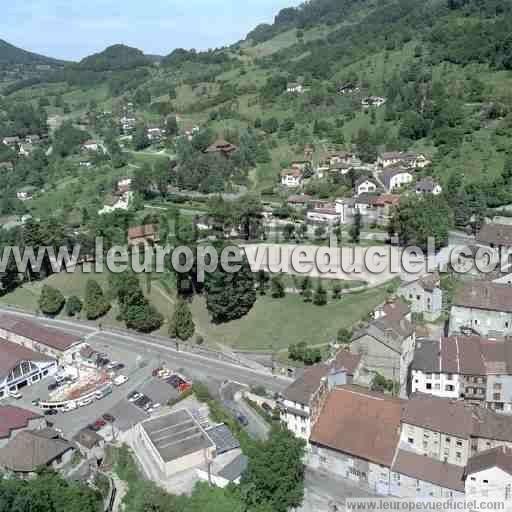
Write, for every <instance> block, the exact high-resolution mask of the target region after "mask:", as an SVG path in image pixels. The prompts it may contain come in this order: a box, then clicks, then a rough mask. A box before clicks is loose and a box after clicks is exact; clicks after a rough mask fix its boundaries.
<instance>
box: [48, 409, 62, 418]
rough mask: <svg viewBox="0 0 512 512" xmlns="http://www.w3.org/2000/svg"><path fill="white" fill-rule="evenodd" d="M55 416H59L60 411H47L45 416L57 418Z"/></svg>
mask: <svg viewBox="0 0 512 512" xmlns="http://www.w3.org/2000/svg"><path fill="white" fill-rule="evenodd" d="M55 414H59V411H57V409H45V411H44V415H45V416H55Z"/></svg>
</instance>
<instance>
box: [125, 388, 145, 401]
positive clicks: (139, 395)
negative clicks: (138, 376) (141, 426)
mask: <svg viewBox="0 0 512 512" xmlns="http://www.w3.org/2000/svg"><path fill="white" fill-rule="evenodd" d="M143 396H144V395H143V394H142V393H138V392H137V391H132V392H131V393H130V394H129V395H128V396H127V397H126V398H127V399H128V401H129V402H136V401H137V400H139V399H140V398H142V397H143Z"/></svg>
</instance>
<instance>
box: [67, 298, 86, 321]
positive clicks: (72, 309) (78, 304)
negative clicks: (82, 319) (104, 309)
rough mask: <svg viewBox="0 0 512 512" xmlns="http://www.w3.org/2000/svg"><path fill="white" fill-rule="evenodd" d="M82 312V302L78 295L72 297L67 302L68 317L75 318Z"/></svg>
mask: <svg viewBox="0 0 512 512" xmlns="http://www.w3.org/2000/svg"><path fill="white" fill-rule="evenodd" d="M80 311H82V301H81V300H80V299H79V298H78V297H77V296H76V295H72V296H71V297H69V298H68V300H67V301H66V314H67V315H68V316H75V315H78V313H80Z"/></svg>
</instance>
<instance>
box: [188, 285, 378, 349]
mask: <svg viewBox="0 0 512 512" xmlns="http://www.w3.org/2000/svg"><path fill="white" fill-rule="evenodd" d="M385 298H386V288H385V287H383V288H374V289H372V290H368V291H364V292H359V293H353V294H350V295H346V296H344V297H342V298H341V299H340V300H338V301H336V302H332V303H330V304H327V305H326V306H314V305H313V304H306V303H304V301H303V299H302V297H301V296H299V295H287V296H286V297H285V298H284V299H273V298H271V297H269V296H264V297H258V300H257V302H256V304H255V306H254V307H253V309H252V310H251V311H250V312H249V314H248V315H246V316H245V317H244V318H241V319H240V320H235V321H233V322H230V323H229V324H224V325H212V323H211V322H210V320H209V316H208V311H207V309H206V303H205V300H204V298H196V299H195V300H194V302H193V304H192V311H193V314H194V318H195V321H196V325H197V326H198V328H199V330H200V331H201V333H202V334H203V335H204V336H205V338H206V339H207V340H208V341H210V340H215V341H218V342H221V343H224V344H226V345H230V346H232V347H234V348H237V349H243V350H276V351H277V350H283V349H287V348H288V346H289V345H290V344H292V343H298V342H301V341H305V342H306V343H308V344H310V345H316V344H321V343H328V342H329V340H331V339H332V338H333V337H335V336H336V333H337V331H338V329H339V328H340V327H351V326H353V325H354V324H355V323H357V322H358V321H360V320H361V319H362V318H364V317H365V316H366V315H367V314H368V313H369V312H370V311H372V310H373V309H374V308H375V307H376V306H377V305H378V304H380V303H381V302H383V301H384V299H385Z"/></svg>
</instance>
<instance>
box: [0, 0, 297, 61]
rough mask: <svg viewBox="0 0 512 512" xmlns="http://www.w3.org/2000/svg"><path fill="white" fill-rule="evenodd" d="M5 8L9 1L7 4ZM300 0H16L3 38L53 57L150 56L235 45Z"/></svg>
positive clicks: (6, 10) (5, 16)
mask: <svg viewBox="0 0 512 512" xmlns="http://www.w3.org/2000/svg"><path fill="white" fill-rule="evenodd" d="M2 3H4V2H2ZM299 3H301V1H300V0H24V1H20V0H15V1H14V2H5V5H2V9H1V15H0V39H4V40H6V41H7V42H9V43H11V44H13V45H15V46H19V47H20V48H23V49H25V50H29V51H33V52H35V53H41V54H43V55H47V56H48V57H54V58H59V59H67V60H80V59H81V58H83V57H86V56H87V55H90V54H92V53H95V52H98V51H101V50H103V49H104V48H106V47H107V46H109V45H111V44H116V43H123V44H127V45H129V46H134V47H136V48H140V49H141V50H143V51H144V52H145V53H148V54H159V55H167V54H168V53H170V52H171V51H172V50H173V49H174V48H187V49H189V48H196V49H198V50H204V49H208V48H215V47H219V46H223V45H226V44H231V43H234V42H236V41H238V40H240V39H243V38H244V37H245V35H246V34H247V32H249V31H250V30H252V29H253V28H254V27H255V26H256V25H258V24H259V23H269V22H271V21H272V20H273V17H274V16H275V15H276V14H277V12H278V11H279V10H280V9H282V8H284V7H290V6H294V5H299Z"/></svg>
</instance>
